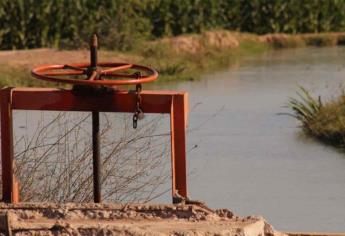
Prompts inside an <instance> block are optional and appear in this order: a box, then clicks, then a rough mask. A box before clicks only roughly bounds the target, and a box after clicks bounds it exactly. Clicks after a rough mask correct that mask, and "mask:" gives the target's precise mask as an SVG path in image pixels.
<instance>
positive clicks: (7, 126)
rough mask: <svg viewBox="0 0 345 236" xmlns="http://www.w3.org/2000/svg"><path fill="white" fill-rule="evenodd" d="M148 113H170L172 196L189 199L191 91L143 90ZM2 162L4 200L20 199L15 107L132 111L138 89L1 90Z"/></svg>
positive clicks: (144, 109)
mask: <svg viewBox="0 0 345 236" xmlns="http://www.w3.org/2000/svg"><path fill="white" fill-rule="evenodd" d="M141 97H142V104H141V105H142V110H143V111H144V112H145V113H167V114H170V129H171V131H170V133H171V169H172V196H173V197H174V196H176V195H177V194H178V195H181V196H182V197H185V198H187V176H186V136H185V134H186V126H187V119H188V94H187V93H186V92H174V91H142V92H141ZM0 103H1V104H0V108H1V161H2V162H1V165H2V183H3V186H2V194H3V201H4V202H9V203H17V202H19V184H18V182H17V180H16V178H15V175H14V158H13V117H12V110H47V111H100V112H130V113H133V111H134V110H135V106H136V93H135V91H117V90H114V92H112V93H107V94H104V95H100V94H97V95H90V94H88V95H85V96H83V95H77V94H75V93H74V92H73V90H64V89H50V88H4V89H1V90H0Z"/></svg>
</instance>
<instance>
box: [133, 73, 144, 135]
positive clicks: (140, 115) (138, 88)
mask: <svg viewBox="0 0 345 236" xmlns="http://www.w3.org/2000/svg"><path fill="white" fill-rule="evenodd" d="M134 75H136V76H137V78H140V76H141V73H140V72H135V73H134ZM141 91H142V85H141V84H137V85H136V87H135V92H136V100H137V101H136V106H135V111H134V114H133V129H136V128H137V126H138V120H142V119H143V118H144V112H143V110H142V109H141V102H142V98H141V95H140V93H141Z"/></svg>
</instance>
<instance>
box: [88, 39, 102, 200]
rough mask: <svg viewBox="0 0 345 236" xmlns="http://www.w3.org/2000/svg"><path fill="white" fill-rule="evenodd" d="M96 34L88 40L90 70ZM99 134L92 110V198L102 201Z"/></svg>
mask: <svg viewBox="0 0 345 236" xmlns="http://www.w3.org/2000/svg"><path fill="white" fill-rule="evenodd" d="M97 47H98V42H97V35H96V34H94V35H93V36H92V39H91V42H90V71H96V70H97ZM99 139H100V135H99V112H98V111H93V112H92V151H93V153H92V160H93V200H94V202H96V203H99V202H101V201H102V197H101V155H100V140H99Z"/></svg>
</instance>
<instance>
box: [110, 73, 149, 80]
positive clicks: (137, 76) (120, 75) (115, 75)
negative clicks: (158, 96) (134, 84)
mask: <svg viewBox="0 0 345 236" xmlns="http://www.w3.org/2000/svg"><path fill="white" fill-rule="evenodd" d="M104 76H106V77H118V78H131V79H142V78H145V76H141V75H137V74H117V73H110V74H105V75H104Z"/></svg>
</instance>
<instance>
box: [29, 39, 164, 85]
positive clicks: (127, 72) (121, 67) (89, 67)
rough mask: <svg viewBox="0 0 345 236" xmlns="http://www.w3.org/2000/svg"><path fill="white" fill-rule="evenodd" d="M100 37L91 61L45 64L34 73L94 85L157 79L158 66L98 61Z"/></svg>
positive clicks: (46, 77)
mask: <svg viewBox="0 0 345 236" xmlns="http://www.w3.org/2000/svg"><path fill="white" fill-rule="evenodd" d="M97 44H98V43H97V37H96V35H94V37H93V40H92V42H91V44H90V59H91V62H90V63H73V64H66V65H62V64H60V65H44V66H40V67H36V68H34V69H33V70H32V71H31V74H32V75H33V76H34V77H35V78H37V79H42V80H47V81H51V82H62V83H69V84H80V85H90V86H102V85H103V86H116V85H132V84H143V83H148V82H152V81H154V80H156V79H157V77H158V72H157V71H156V70H155V69H152V68H149V67H146V66H142V65H136V64H128V63H112V62H109V63H108V62H106V63H105V62H102V63H97Z"/></svg>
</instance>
